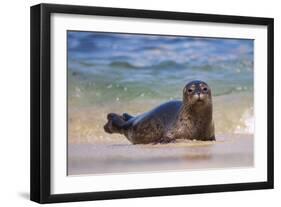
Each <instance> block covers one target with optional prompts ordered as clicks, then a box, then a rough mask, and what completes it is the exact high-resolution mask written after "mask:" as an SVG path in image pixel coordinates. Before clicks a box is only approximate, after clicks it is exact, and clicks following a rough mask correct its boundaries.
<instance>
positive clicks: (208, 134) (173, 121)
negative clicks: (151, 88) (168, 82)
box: [104, 81, 215, 144]
mask: <svg viewBox="0 0 281 207" xmlns="http://www.w3.org/2000/svg"><path fill="white" fill-rule="evenodd" d="M107 119H108V122H107V123H106V125H105V126H104V129H105V131H106V132H108V133H120V134H124V135H125V136H126V137H127V138H128V140H129V141H130V142H132V143H133V144H147V143H168V142H172V141H174V140H175V139H196V140H206V141H207V140H208V141H209V140H215V134H214V124H213V118H212V96H211V89H210V88H209V86H208V85H207V84H206V83H204V82H202V81H192V82H190V83H188V84H187V85H186V86H185V87H184V90H183V101H170V102H167V103H164V104H162V105H160V106H158V107H156V108H154V109H153V110H151V111H149V112H146V113H143V114H141V115H139V116H135V117H133V116H130V115H128V114H123V115H122V116H121V115H118V114H114V113H110V114H108V116H107Z"/></svg>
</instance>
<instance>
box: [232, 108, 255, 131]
mask: <svg viewBox="0 0 281 207" xmlns="http://www.w3.org/2000/svg"><path fill="white" fill-rule="evenodd" d="M240 123H242V124H240V125H238V126H237V127H236V129H235V131H234V133H236V134H253V133H254V130H255V129H254V128H255V118H254V115H253V108H251V109H250V110H247V111H245V113H244V114H243V115H242V117H241V119H240Z"/></svg>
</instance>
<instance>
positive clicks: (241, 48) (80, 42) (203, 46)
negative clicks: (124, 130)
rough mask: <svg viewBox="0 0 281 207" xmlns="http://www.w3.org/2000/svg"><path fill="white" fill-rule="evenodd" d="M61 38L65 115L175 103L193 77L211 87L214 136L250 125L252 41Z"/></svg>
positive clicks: (77, 35) (97, 36)
mask: <svg viewBox="0 0 281 207" xmlns="http://www.w3.org/2000/svg"><path fill="white" fill-rule="evenodd" d="M67 37H68V103H69V108H70V113H72V112H71V110H72V109H77V110H76V111H79V110H78V109H81V110H82V109H86V108H89V107H93V108H95V109H99V108H100V109H101V110H100V111H102V112H103V114H101V115H100V117H102V116H103V115H104V113H106V112H107V111H108V113H109V112H111V111H110V110H111V108H112V106H118V107H119V108H120V112H121V110H125V111H128V110H131V113H136V112H139V113H141V112H142V109H143V110H147V108H150V107H153V106H154V105H157V104H160V103H162V102H164V101H168V100H171V99H181V95H182V89H183V87H184V85H185V84H186V83H187V82H189V81H191V80H195V79H199V80H203V81H205V82H207V83H208V84H209V86H210V87H211V89H212V94H213V96H214V108H215V109H214V113H216V114H214V116H215V117H217V119H218V121H217V122H218V124H217V125H218V126H217V127H216V128H217V129H219V132H221V133H228V132H231V133H234V132H235V131H237V130H238V131H239V130H240V131H243V130H241V128H242V129H243V127H244V128H245V127H246V128H247V127H249V125H251V126H250V127H253V126H252V124H253V123H252V122H253V121H251V120H253V68H254V66H253V55H254V54H253V49H254V41H253V40H247V39H223V38H203V37H202V38H199V37H179V36H159V35H137V34H118V33H102V32H79V31H69V32H68V33H67ZM126 106H128V107H127V108H128V109H127V108H126ZM134 106H136V107H138V110H134V109H133V107H134ZM140 106H141V107H140ZM118 107H117V108H118ZM126 109H127V110H126ZM230 110H232V111H230ZM129 112H130V111H129ZM73 113H74V112H73ZM232 114H234V115H232ZM245 114H246V115H245ZM70 116H71V115H70ZM77 116H78V117H79V115H77ZM77 116H75V117H77ZM84 120H85V117H84ZM229 120H231V121H229ZM249 120H250V122H251V123H250V124H247V123H248V122H249ZM102 121H104V120H102ZM243 123H244V125H243ZM224 125H227V127H225V126H224ZM220 129H222V130H220ZM230 129H231V130H230ZM93 133H94V132H93Z"/></svg>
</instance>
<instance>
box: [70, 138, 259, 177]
mask: <svg viewBox="0 0 281 207" xmlns="http://www.w3.org/2000/svg"><path fill="white" fill-rule="evenodd" d="M253 144H254V143H253V136H252V135H242V134H240V135H225V136H219V137H217V141H215V142H202V141H187V140H178V142H176V143H170V144H156V145H152V144H148V145H132V144H130V143H129V142H127V141H126V140H124V142H121V143H120V141H119V142H116V143H114V142H110V143H96V144H94V143H92V144H69V145H68V175H83V174H87V175H89V174H107V173H125V172H126V173H130V172H131V173H134V172H149V171H150V172H153V171H171V170H196V169H205V170H207V169H214V168H233V167H251V166H253V163H254V157H253Z"/></svg>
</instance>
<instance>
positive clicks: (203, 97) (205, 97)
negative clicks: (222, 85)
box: [183, 80, 212, 106]
mask: <svg viewBox="0 0 281 207" xmlns="http://www.w3.org/2000/svg"><path fill="white" fill-rule="evenodd" d="M183 101H184V102H186V103H188V105H189V106H191V105H198V106H205V105H210V104H212V96H211V89H210V87H209V86H208V84H207V83H205V82H203V81H200V80H195V81H191V82H189V83H188V84H186V85H185V87H184V89H183Z"/></svg>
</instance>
